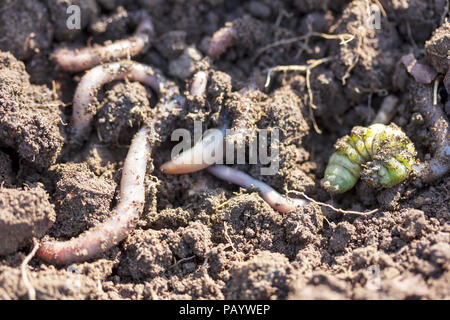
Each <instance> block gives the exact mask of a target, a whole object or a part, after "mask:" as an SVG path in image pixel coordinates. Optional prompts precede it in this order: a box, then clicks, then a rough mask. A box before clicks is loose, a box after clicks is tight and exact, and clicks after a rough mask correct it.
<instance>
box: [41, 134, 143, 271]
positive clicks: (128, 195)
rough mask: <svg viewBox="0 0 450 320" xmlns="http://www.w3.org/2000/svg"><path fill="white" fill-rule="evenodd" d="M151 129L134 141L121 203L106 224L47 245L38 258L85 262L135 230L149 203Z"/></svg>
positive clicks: (125, 168) (125, 163)
mask: <svg viewBox="0 0 450 320" xmlns="http://www.w3.org/2000/svg"><path fill="white" fill-rule="evenodd" d="M149 131H150V129H149V128H148V127H143V128H141V129H140V130H139V131H138V133H137V134H136V135H135V137H134V138H133V140H132V142H131V145H130V149H129V150H128V154H127V157H126V159H125V162H124V165H123V172H122V179H121V182H120V197H119V203H118V204H117V206H116V207H115V208H114V215H113V216H112V217H111V218H109V219H108V220H107V221H105V222H103V223H102V224H100V225H98V226H96V227H94V228H93V229H91V230H88V231H85V232H84V233H82V234H81V235H79V236H78V237H75V238H72V239H70V240H68V241H47V242H43V243H42V244H41V245H40V247H39V249H38V251H37V253H36V254H37V255H38V256H39V257H41V258H42V259H43V260H45V261H47V262H49V263H52V264H58V265H64V264H70V263H73V262H82V261H85V260H87V259H90V258H93V257H95V256H97V255H98V254H100V253H101V252H104V251H105V250H107V249H109V248H111V247H113V246H115V245H117V244H118V243H119V242H120V241H122V240H123V239H125V238H126V237H127V236H128V234H129V233H130V232H131V231H132V230H133V229H134V226H135V224H136V221H137V220H138V218H139V216H140V214H141V212H142V210H143V207H144V202H145V189H144V177H145V172H146V167H147V158H148V154H149V153H150V143H149V141H148V137H147V135H148V134H149Z"/></svg>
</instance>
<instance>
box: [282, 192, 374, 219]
mask: <svg viewBox="0 0 450 320" xmlns="http://www.w3.org/2000/svg"><path fill="white" fill-rule="evenodd" d="M286 192H287V193H294V194H296V195H300V196H303V197H304V198H305V199H306V200H309V201H311V202H312V203H315V204H317V205H319V206H323V207H327V208H329V209H331V210H334V211H336V212H339V213H343V214H356V215H360V216H368V215H371V214H372V213H375V212H377V211H378V208H377V209H373V210H371V211H367V212H360V211H352V210H343V209H339V208H335V207H333V206H332V205H330V204H328V203H323V202H319V201H316V200H314V199H313V198H311V197H308V196H307V195H306V194H305V193H304V192H301V191H296V190H287V191H286Z"/></svg>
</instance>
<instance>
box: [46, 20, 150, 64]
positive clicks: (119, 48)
mask: <svg viewBox="0 0 450 320" xmlns="http://www.w3.org/2000/svg"><path fill="white" fill-rule="evenodd" d="M153 34H154V28H153V23H152V21H151V19H150V18H149V17H145V18H144V19H143V20H142V21H141V22H140V23H139V25H138V27H137V29H136V31H135V33H134V35H133V36H132V37H130V38H128V39H123V40H118V41H115V42H113V43H111V44H107V45H104V46H96V47H87V48H83V49H70V48H66V47H64V48H59V49H56V50H55V52H54V53H53V57H54V59H55V60H56V62H57V64H58V65H60V66H61V67H62V68H63V69H64V70H66V71H70V72H78V71H82V70H86V69H90V68H92V67H94V66H96V65H99V64H102V63H106V62H111V61H114V60H118V59H123V58H125V57H132V56H135V55H137V54H139V53H140V52H142V51H143V50H144V49H146V47H147V45H148V44H149V42H150V37H151V36H152V35H153Z"/></svg>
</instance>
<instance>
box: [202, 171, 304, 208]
mask: <svg viewBox="0 0 450 320" xmlns="http://www.w3.org/2000/svg"><path fill="white" fill-rule="evenodd" d="M206 170H207V171H208V172H209V173H211V174H212V175H214V176H216V177H217V178H219V179H222V180H225V181H228V182H231V183H234V184H237V185H239V186H241V187H244V188H247V189H251V188H256V189H258V190H259V192H260V194H261V196H262V198H263V199H264V201H266V202H267V203H268V204H269V205H270V206H271V207H272V208H273V209H275V210H277V211H279V212H281V213H288V212H291V211H293V210H295V208H297V207H299V206H305V205H307V204H308V203H309V202H308V201H306V200H304V199H297V198H294V199H292V198H288V197H284V196H282V195H281V194H279V193H278V192H277V191H276V190H274V189H273V188H272V187H271V186H269V185H267V184H265V183H264V182H262V181H259V180H256V179H255V178H253V177H251V176H249V175H248V174H246V173H244V172H242V171H239V170H237V169H234V168H231V167H227V166H224V165H219V164H216V165H214V166H211V167H209V168H208V169H206Z"/></svg>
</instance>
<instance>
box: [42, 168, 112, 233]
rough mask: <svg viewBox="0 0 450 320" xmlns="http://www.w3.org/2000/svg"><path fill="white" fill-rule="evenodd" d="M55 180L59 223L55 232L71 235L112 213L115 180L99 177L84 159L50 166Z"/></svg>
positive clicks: (57, 220) (54, 200)
mask: <svg viewBox="0 0 450 320" xmlns="http://www.w3.org/2000/svg"><path fill="white" fill-rule="evenodd" d="M49 175H50V177H52V178H53V179H52V180H53V181H54V183H55V186H54V187H55V191H54V193H53V197H52V199H53V202H54V204H55V210H56V212H57V215H56V223H55V225H54V227H53V228H52V235H53V236H56V237H60V236H63V237H72V236H75V235H77V234H79V233H81V232H82V231H84V230H87V229H89V228H91V227H93V226H95V225H97V224H98V223H100V222H102V221H104V220H105V219H106V218H108V216H109V215H110V207H111V200H112V199H113V196H114V190H115V188H116V183H115V182H114V181H113V180H110V179H107V178H104V177H101V178H100V177H97V176H95V174H94V173H92V172H91V171H90V170H89V168H88V166H87V165H86V164H84V163H82V164H78V163H66V164H57V165H54V166H52V167H50V169H49Z"/></svg>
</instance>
